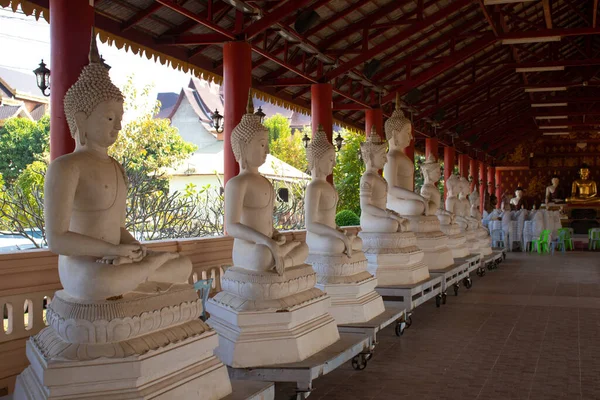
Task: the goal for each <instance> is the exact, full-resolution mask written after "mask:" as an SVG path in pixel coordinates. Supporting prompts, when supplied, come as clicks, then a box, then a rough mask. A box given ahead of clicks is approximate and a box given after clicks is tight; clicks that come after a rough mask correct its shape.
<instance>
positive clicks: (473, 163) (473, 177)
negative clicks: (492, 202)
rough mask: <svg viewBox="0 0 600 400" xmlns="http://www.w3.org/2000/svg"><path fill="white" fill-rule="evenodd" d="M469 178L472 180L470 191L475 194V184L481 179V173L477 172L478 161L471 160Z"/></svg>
mask: <svg viewBox="0 0 600 400" xmlns="http://www.w3.org/2000/svg"><path fill="white" fill-rule="evenodd" d="M469 177H470V178H471V189H470V191H471V192H473V188H474V187H475V183H476V182H477V178H478V177H479V171H477V160H475V159H473V158H469Z"/></svg>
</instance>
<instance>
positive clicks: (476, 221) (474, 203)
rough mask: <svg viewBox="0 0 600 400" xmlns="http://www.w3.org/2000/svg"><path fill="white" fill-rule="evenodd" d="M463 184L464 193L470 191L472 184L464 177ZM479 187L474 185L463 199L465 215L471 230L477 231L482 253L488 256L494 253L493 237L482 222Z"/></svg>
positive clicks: (476, 236)
mask: <svg viewBox="0 0 600 400" xmlns="http://www.w3.org/2000/svg"><path fill="white" fill-rule="evenodd" d="M461 183H462V185H463V193H464V194H465V195H466V193H468V191H469V188H470V184H469V182H468V181H467V180H466V179H464V180H463V178H461ZM479 199H480V197H479V189H478V185H475V186H474V187H473V191H472V192H471V194H469V195H468V197H467V196H465V198H464V199H462V200H461V201H462V202H463V204H464V206H463V207H464V210H465V211H466V214H465V217H466V219H467V220H468V221H469V230H471V231H474V232H475V238H476V239H477V243H478V246H479V251H480V252H481V254H482V255H484V256H486V255H489V254H491V253H492V248H491V238H490V235H489V232H488V230H487V229H485V228H484V227H483V225H482V223H481V211H480V210H479V206H480V203H479Z"/></svg>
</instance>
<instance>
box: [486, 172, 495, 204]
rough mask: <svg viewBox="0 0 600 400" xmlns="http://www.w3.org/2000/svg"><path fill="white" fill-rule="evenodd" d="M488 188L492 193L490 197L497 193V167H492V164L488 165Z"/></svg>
mask: <svg viewBox="0 0 600 400" xmlns="http://www.w3.org/2000/svg"><path fill="white" fill-rule="evenodd" d="M487 176H488V178H487V186H486V187H487V190H488V193H489V194H490V197H492V195H495V194H496V189H495V186H496V185H495V181H496V167H492V166H491V165H490V166H488V169H487Z"/></svg>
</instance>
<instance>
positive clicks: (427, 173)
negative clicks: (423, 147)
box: [421, 154, 442, 183]
mask: <svg viewBox="0 0 600 400" xmlns="http://www.w3.org/2000/svg"><path fill="white" fill-rule="evenodd" d="M421 174H422V175H423V179H424V180H425V183H436V182H437V181H439V180H440V178H441V177H442V174H441V170H440V164H439V163H438V162H437V160H436V158H435V157H434V155H433V154H429V156H428V157H427V158H426V159H425V162H423V164H421Z"/></svg>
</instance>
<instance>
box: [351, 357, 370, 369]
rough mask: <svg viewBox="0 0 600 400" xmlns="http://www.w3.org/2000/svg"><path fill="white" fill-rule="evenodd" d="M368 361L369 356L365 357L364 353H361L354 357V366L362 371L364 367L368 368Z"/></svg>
mask: <svg viewBox="0 0 600 400" xmlns="http://www.w3.org/2000/svg"><path fill="white" fill-rule="evenodd" d="M367 362H368V361H367V357H365V355H364V354H359V355H357V356H354V358H352V368H354V369H355V370H357V371H362V370H363V369H365V368H367Z"/></svg>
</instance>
